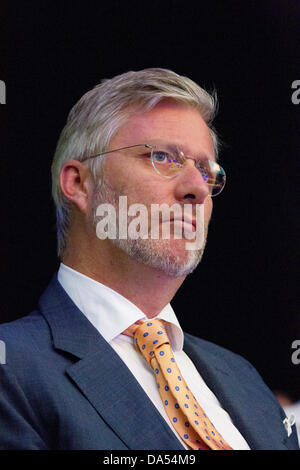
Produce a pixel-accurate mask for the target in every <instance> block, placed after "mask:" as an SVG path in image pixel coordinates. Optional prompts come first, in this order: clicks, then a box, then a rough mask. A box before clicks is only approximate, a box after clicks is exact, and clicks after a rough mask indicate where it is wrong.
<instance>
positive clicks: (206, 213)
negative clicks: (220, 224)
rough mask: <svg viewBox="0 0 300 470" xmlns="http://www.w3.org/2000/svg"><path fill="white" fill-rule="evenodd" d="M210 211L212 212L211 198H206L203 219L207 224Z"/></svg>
mask: <svg viewBox="0 0 300 470" xmlns="http://www.w3.org/2000/svg"><path fill="white" fill-rule="evenodd" d="M212 210H213V202H212V198H211V197H208V198H207V200H206V201H205V203H204V217H205V220H206V221H207V222H209V220H210V218H211V214H212Z"/></svg>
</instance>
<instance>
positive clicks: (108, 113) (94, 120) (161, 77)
mask: <svg viewBox="0 0 300 470" xmlns="http://www.w3.org/2000/svg"><path fill="white" fill-rule="evenodd" d="M165 99H171V100H174V101H177V102H182V103H185V104H188V105H190V106H192V107H194V108H196V109H198V110H199V112H200V114H201V116H202V118H203V119H204V121H205V122H206V124H207V125H208V127H209V129H210V133H211V136H212V141H213V145H214V149H215V155H216V157H217V153H218V139H217V135H216V133H215V131H214V129H213V127H212V121H213V118H214V116H215V113H216V109H217V99H216V94H215V92H213V93H212V94H209V93H208V92H207V91H205V90H204V89H203V88H201V87H199V86H198V85H197V84H196V83H195V82H193V81H192V80H191V79H189V78H187V77H184V76H180V75H178V74H177V73H175V72H173V71H171V70H167V69H161V68H149V69H144V70H140V71H137V72H133V71H132V72H127V73H123V74H121V75H117V76H116V77H114V78H111V79H106V80H102V81H101V83H100V84H99V85H97V86H95V87H94V88H93V89H92V90H90V91H88V92H87V93H85V94H84V95H83V96H82V98H81V99H80V100H79V101H78V102H77V103H76V104H75V106H74V107H73V108H72V109H71V111H70V113H69V116H68V118H67V122H66V125H65V127H64V128H63V130H62V132H61V135H60V137H59V140H58V143H57V147H56V151H55V154H54V158H53V162H52V167H51V172H52V196H53V199H54V203H55V206H56V225H57V251H58V256H59V257H60V256H62V255H63V252H64V250H65V247H66V242H67V236H68V231H69V226H70V215H71V209H72V205H71V203H70V201H69V200H68V199H67V198H66V196H65V195H64V194H63V192H62V190H61V187H60V183H59V175H60V172H61V169H62V167H63V165H64V163H65V162H66V161H67V160H69V159H75V160H78V161H81V160H84V159H85V158H87V157H89V156H91V155H95V154H97V153H101V152H104V151H105V150H107V149H108V146H109V143H110V140H111V138H112V137H113V136H114V135H115V134H116V132H117V131H118V130H119V129H120V128H121V127H122V125H123V124H124V123H125V122H126V120H128V118H129V117H130V115H131V114H133V112H137V111H143V110H145V111H148V110H150V109H152V108H154V107H155V106H156V105H157V104H158V103H159V102H160V101H162V100H165ZM102 161H103V159H102V158H98V159H91V160H88V161H87V164H88V165H89V166H90V168H91V171H92V175H93V177H94V179H95V181H96V180H97V178H99V170H100V168H101V163H102Z"/></svg>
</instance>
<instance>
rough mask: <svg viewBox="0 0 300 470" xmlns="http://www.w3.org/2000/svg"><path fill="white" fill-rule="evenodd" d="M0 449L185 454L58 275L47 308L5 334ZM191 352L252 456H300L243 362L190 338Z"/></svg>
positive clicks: (1, 330)
mask: <svg viewBox="0 0 300 470" xmlns="http://www.w3.org/2000/svg"><path fill="white" fill-rule="evenodd" d="M0 339H1V340H2V341H4V342H5V344H6V364H2V365H0V386H1V389H0V449H41V450H43V449H106V450H110V449H112V450H117V449H121V450H122V449H124V450H126V449H135V450H137V449H149V450H153V449H159V450H163V449H166V450H180V449H183V448H182V446H181V444H180V442H179V441H178V440H177V439H176V437H175V436H174V434H173V432H172V431H171V430H170V428H169V426H168V425H167V423H166V422H165V421H164V419H163V418H162V417H161V415H160V413H159V412H158V411H157V409H156V408H155V406H154V405H153V404H152V402H151V401H150V399H149V398H148V397H147V395H146V394H145V392H144V391H143V389H142V388H141V387H140V385H139V384H138V382H137V381H136V379H135V378H134V376H133V375H132V373H131V372H130V371H129V369H128V368H127V366H126V365H125V364H124V363H123V362H122V360H121V359H120V358H119V356H118V355H117V354H116V353H115V352H114V350H113V349H112V348H111V346H110V345H109V344H108V343H107V342H106V341H105V340H104V339H103V338H102V336H101V335H100V334H99V333H98V331H97V330H96V329H95V328H94V327H93V325H92V324H91V323H90V322H89V321H88V320H87V319H86V317H85V316H84V315H83V314H82V313H81V312H80V311H79V310H78V308H77V307H76V306H75V305H74V303H73V302H72V300H71V299H70V298H69V296H68V295H67V294H66V292H65V291H64V289H63V288H62V287H61V285H60V284H59V282H58V281H57V278H56V276H55V277H54V278H53V280H52V282H51V283H50V285H49V286H48V288H47V290H46V291H45V292H44V294H43V295H42V297H41V299H40V302H39V309H38V310H36V311H34V312H32V313H31V314H30V315H28V316H26V317H24V318H21V319H20V320H16V321H14V322H11V323H6V324H3V325H0ZM184 350H185V352H186V353H187V354H188V355H189V357H190V358H191V360H192V361H193V362H194V364H195V366H196V367H197V369H198V370H199V372H200V374H201V375H202V377H203V379H204V380H205V382H206V383H207V385H208V387H210V389H211V390H212V391H213V392H214V393H215V395H216V396H217V397H218V399H219V401H220V402H221V404H222V406H223V407H224V409H226V411H227V412H228V413H229V414H230V416H231V418H232V420H233V422H234V424H235V425H236V427H237V428H238V429H239V430H240V432H241V433H242V435H243V436H244V437H245V439H246V440H247V442H248V444H249V446H250V447H251V449H297V448H298V444H297V436H296V430H295V426H293V433H292V435H291V436H290V437H288V436H287V432H286V430H285V428H284V425H283V422H282V421H283V419H284V418H285V413H284V411H283V410H282V408H281V407H280V406H279V404H278V403H277V401H276V400H275V398H274V397H273V394H272V393H271V391H270V390H269V389H268V388H267V387H266V386H265V384H264V383H263V381H262V380H261V378H260V376H259V375H258V373H257V372H256V371H255V369H254V368H253V367H252V366H251V365H250V364H249V363H248V362H247V361H245V360H244V359H242V358H241V357H240V356H238V355H236V354H233V353H231V352H229V351H227V350H225V349H223V348H221V347H218V346H216V345H214V344H212V343H209V342H207V341H204V340H201V339H198V338H195V337H193V336H191V335H189V334H185V341H184Z"/></svg>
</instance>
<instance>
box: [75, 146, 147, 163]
mask: <svg viewBox="0 0 300 470" xmlns="http://www.w3.org/2000/svg"><path fill="white" fill-rule="evenodd" d="M134 147H147V148H150V149H152V145H149V144H135V145H128V146H127V147H121V148H120V149H114V150H107V151H106V152H101V153H97V155H91V156H89V157H86V158H84V159H83V160H80V161H81V162H85V161H86V160H89V159H90V158H97V157H100V156H101V155H106V154H107V153H112V152H118V151H119V150H125V149H132V148H134Z"/></svg>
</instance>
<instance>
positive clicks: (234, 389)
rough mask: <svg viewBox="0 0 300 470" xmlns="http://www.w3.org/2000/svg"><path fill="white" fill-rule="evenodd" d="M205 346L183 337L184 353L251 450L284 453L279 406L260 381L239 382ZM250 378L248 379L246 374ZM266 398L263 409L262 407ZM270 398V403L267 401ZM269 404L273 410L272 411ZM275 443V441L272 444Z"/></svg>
mask: <svg viewBox="0 0 300 470" xmlns="http://www.w3.org/2000/svg"><path fill="white" fill-rule="evenodd" d="M204 344H205V343H204V342H202V341H200V340H199V341H197V340H196V342H195V338H192V337H191V336H190V335H185V343H184V350H185V352H186V353H187V354H188V356H189V357H190V358H191V359H192V361H193V362H194V364H195V366H196V368H197V369H198V371H199V373H200V374H201V376H202V378H203V379H204V381H205V382H206V384H207V386H208V387H209V388H210V389H211V390H212V391H213V393H214V394H215V395H216V397H217V398H218V400H219V401H220V403H221V406H222V407H223V408H224V409H225V410H226V411H227V412H228V414H229V415H230V417H231V419H232V421H233V423H234V425H235V426H236V427H237V429H238V430H239V431H240V432H241V434H242V435H243V436H244V438H245V439H246V441H247V443H248V445H249V446H250V448H251V449H253V450H260V449H269V450H280V449H284V450H286V445H285V442H286V440H287V439H286V438H287V435H286V432H285V429H284V426H283V423H282V419H283V418H282V419H281V418H280V411H279V406H278V404H277V403H276V401H275V399H273V397H270V396H268V397H266V393H269V394H271V392H269V391H268V390H266V388H265V386H264V385H263V383H262V381H261V380H257V377H255V376H254V375H253V376H252V377H253V380H251V381H250V380H249V379H248V380H241V376H240V373H239V371H237V372H236V373H235V372H234V371H233V370H232V369H230V367H229V366H228V364H227V363H226V362H225V360H224V359H223V358H222V357H221V355H218V356H216V355H215V354H213V353H210V352H208V351H207V349H208V348H206V347H205V345H204ZM248 376H250V377H251V375H249V374H248ZM266 398H269V403H268V404H269V406H268V408H267V409H266V408H265V407H264V403H265V401H266ZM270 398H272V400H270ZM272 402H274V406H273V407H272ZM276 436H278V437H277V438H276ZM275 439H277V440H275Z"/></svg>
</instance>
